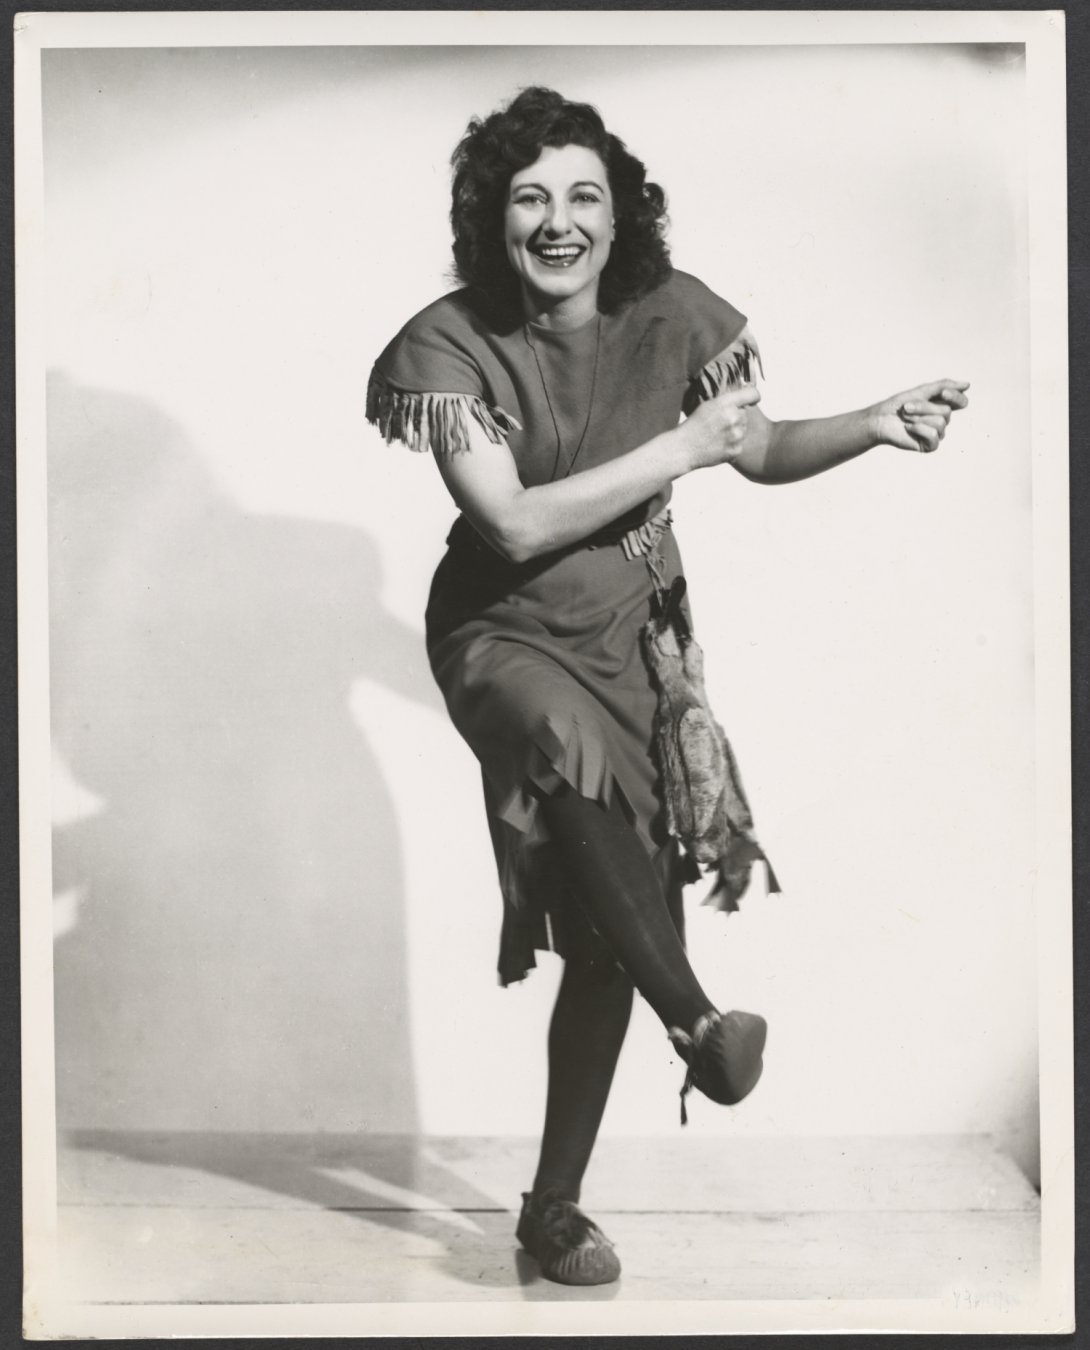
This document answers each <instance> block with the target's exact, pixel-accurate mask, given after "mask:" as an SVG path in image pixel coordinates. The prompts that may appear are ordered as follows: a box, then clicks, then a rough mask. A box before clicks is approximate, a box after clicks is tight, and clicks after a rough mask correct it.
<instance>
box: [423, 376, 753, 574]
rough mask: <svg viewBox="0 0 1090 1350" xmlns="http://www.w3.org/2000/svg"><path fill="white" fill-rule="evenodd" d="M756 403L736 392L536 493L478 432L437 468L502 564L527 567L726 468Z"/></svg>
mask: <svg viewBox="0 0 1090 1350" xmlns="http://www.w3.org/2000/svg"><path fill="white" fill-rule="evenodd" d="M759 399H760V394H759V393H758V391H757V390H756V388H754V386H753V385H745V386H743V387H741V388H738V389H732V390H730V391H729V392H728V393H726V394H723V395H721V396H720V397H719V398H717V399H714V400H713V401H712V402H711V403H709V404H706V405H703V406H702V407H701V408H698V409H697V410H696V412H695V413H694V414H693V416H692V417H690V418H689V419H688V420H687V421H685V422H683V423H682V424H681V425H680V426H678V427H675V428H672V429H671V430H670V431H665V432H663V433H662V434H661V435H659V436H654V437H652V439H651V440H649V441H647V442H645V443H644V444H643V445H640V446H637V447H636V449H634V450H630V451H628V453H627V454H624V455H619V456H618V457H617V458H616V459H613V460H610V461H609V462H608V463H605V464H600V465H597V466H596V467H595V468H593V469H587V470H585V471H584V472H583V473H576V474H572V475H571V477H570V478H561V479H558V480H557V481H556V482H553V483H543V484H541V485H540V486H539V487H524V486H523V484H522V482H521V481H520V479H519V476H518V470H517V468H516V466H515V461H514V457H513V456H512V454H511V451H510V450H509V449H508V448H507V445H506V444H505V443H502V442H501V443H500V444H498V445H496V444H493V442H492V441H490V440H489V439H488V437H487V436H486V435H485V434H484V432H483V431H481V430H480V429H479V428H477V427H471V429H470V449H469V450H468V451H467V452H466V453H464V454H457V455H443V456H437V457H436V462H437V463H438V465H439V471H440V473H441V474H442V475H443V481H444V482H445V483H446V485H447V489H448V490H449V492H450V495H451V496H452V497H453V498H454V500H455V502H456V503H457V505H458V507H459V509H460V510H461V511H462V512H463V513H464V514H465V516H466V517H467V518H468V519H469V520H470V522H471V523H472V524H473V526H474V528H475V529H476V530H477V532H478V534H480V535H482V536H483V538H485V539H486V540H487V541H488V542H489V543H490V544H491V545H492V547H493V548H494V549H495V550H496V551H497V553H500V554H502V555H503V556H504V557H505V558H508V559H510V560H511V561H512V562H525V561H526V560H527V559H528V558H534V557H538V556H539V555H541V554H545V553H551V552H553V550H555V549H558V548H563V547H565V546H566V545H568V544H575V543H578V542H579V540H581V539H585V538H586V537H587V536H588V535H590V534H593V533H594V531H595V530H598V529H601V527H602V526H603V525H608V524H610V523H611V522H612V521H614V520H616V519H617V518H618V517H619V516H622V515H624V513H625V512H626V511H629V510H631V509H632V508H633V507H634V506H639V504H640V503H641V502H645V501H647V499H648V498H649V497H653V496H655V494H656V493H658V492H661V491H662V489H663V488H665V487H666V486H667V485H668V484H669V483H671V482H672V481H673V480H674V479H676V478H681V477H682V476H683V475H684V474H687V473H690V472H691V471H692V470H693V469H700V468H707V467H711V466H712V465H715V464H724V463H729V462H730V461H731V460H732V459H733V458H734V457H735V456H736V455H738V453H739V452H740V450H741V448H742V446H743V444H744V442H745V438H746V429H747V418H748V414H749V413H751V412H752V410H753V407H754V405H756V403H757V402H758V400H759Z"/></svg>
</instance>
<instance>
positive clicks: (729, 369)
mask: <svg viewBox="0 0 1090 1350" xmlns="http://www.w3.org/2000/svg"><path fill="white" fill-rule="evenodd" d="M755 366H756V368H757V370H758V371H759V372H760V376H761V379H762V380H763V379H764V374H765V371H764V366H763V365H762V364H761V352H760V349H759V348H758V346H757V339H756V338H755V337H754V336H753V334H752V333H750V332H748V331H746V332H745V333H743V334H742V336H741V337H739V338H736V339H735V341H734V342H732V343H731V345H730V346H729V347H728V348H727V349H726V351H722V352H720V353H719V355H718V356H717V357H716V358H715V359H714V360H713V361H709V362H708V364H707V365H706V366H704V368H703V369H702V370H701V371H700V373H699V374H698V375H696V376H694V377H693V381H692V383H691V384H690V386H689V392H688V394H687V395H686V398H685V412H686V414H688V413H690V412H692V410H693V409H694V408H695V407H696V406H697V405H698V404H700V403H705V402H706V401H707V400H708V399H711V398H718V397H719V395H720V394H723V393H725V392H726V391H727V390H728V389H733V388H734V387H735V386H736V385H739V384H753V383H754V375H753V371H754V367H755Z"/></svg>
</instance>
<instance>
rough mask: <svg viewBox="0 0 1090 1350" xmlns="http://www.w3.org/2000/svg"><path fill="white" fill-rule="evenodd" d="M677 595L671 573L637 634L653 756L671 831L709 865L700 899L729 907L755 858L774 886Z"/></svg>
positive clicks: (679, 586) (680, 592) (680, 584)
mask: <svg viewBox="0 0 1090 1350" xmlns="http://www.w3.org/2000/svg"><path fill="white" fill-rule="evenodd" d="M684 594H685V579H684V577H678V578H677V580H676V581H675V582H674V584H673V586H672V587H671V588H670V590H669V591H667V592H664V593H663V595H662V596H661V597H660V601H659V604H658V605H657V606H656V612H655V613H654V614H653V615H652V617H651V618H650V619H649V620H648V622H647V623H646V624H645V625H644V627H643V629H642V631H641V634H640V638H641V643H642V647H643V654H644V659H645V660H646V661H647V665H648V668H649V669H650V671H651V676H652V679H653V681H654V685H655V689H656V692H657V694H658V708H657V710H656V714H655V724H654V747H655V755H656V758H657V761H658V767H659V772H660V774H661V775H662V782H663V795H664V798H665V803H666V818H667V826H668V828H669V830H670V833H671V834H672V835H674V836H675V837H676V838H678V839H680V840H681V842H682V844H683V845H684V847H685V849H686V851H687V852H688V853H689V854H690V856H691V857H692V858H693V859H694V860H695V861H696V862H697V863H699V864H700V865H701V866H703V867H714V868H715V869H716V873H717V879H716V884H715V886H714V887H713V889H712V892H711V894H710V895H709V896H708V899H707V901H706V903H707V904H714V905H717V906H718V907H719V908H720V909H724V910H736V909H737V908H738V901H739V899H740V898H741V896H742V895H743V894H744V892H745V890H746V887H747V886H748V885H749V879H750V872H751V870H752V867H753V863H754V862H756V861H758V860H760V861H762V862H764V864H765V866H766V868H767V869H768V889H769V890H770V891H779V889H780V887H779V884H778V883H777V881H776V877H775V874H774V873H773V871H772V866H771V864H770V863H769V861H768V859H767V858H766V857H765V854H764V850H763V849H762V848H761V846H760V844H758V842H757V840H756V837H755V836H754V833H753V816H752V814H751V812H750V809H749V803H748V802H747V801H746V796H745V793H744V791H743V790H742V780H741V778H740V777H739V775H738V765H737V763H736V761H735V758H734V754H733V752H732V750H731V748H730V742H729V741H728V740H727V738H726V735H725V734H724V732H723V728H722V727H721V726H720V725H719V723H718V722H717V721H716V720H715V716H714V714H713V713H712V710H711V708H710V706H709V704H708V695H707V692H706V690H705V688H704V653H703V652H702V651H701V649H700V647H699V645H698V644H697V642H696V641H695V640H694V638H693V636H692V634H691V632H690V631H689V627H688V624H687V622H686V620H685V615H684V613H683V611H682V608H681V601H682V598H683V597H684Z"/></svg>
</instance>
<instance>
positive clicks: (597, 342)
mask: <svg viewBox="0 0 1090 1350" xmlns="http://www.w3.org/2000/svg"><path fill="white" fill-rule="evenodd" d="M523 331H524V333H525V335H526V341H527V344H528V345H529V348H530V350H531V351H532V352H533V354H534V364H535V365H536V366H537V374H538V379H540V381H541V388H542V391H543V393H544V394H545V403H546V405H547V406H548V409H549V416H550V417H551V418H552V422H553V432H554V434H555V435H556V455H555V457H554V459H553V471H552V474H551V475H550V477H551V478H552V479H554V480H555V478H556V476H557V469H558V468H559V467H560V462H561V459H562V457H563V448H564V447H563V437H562V436H561V434H560V423H559V421H558V420H557V416H556V409H555V408H554V407H553V400H552V397H551V395H550V394H549V383H548V381H547V380H546V378H545V370H544V367H543V366H542V364H541V357H540V356H539V355H538V350H537V346H536V344H535V343H534V336H533V333H532V331H531V329H530V325H529V324H526V326H525V328H524V329H523ZM601 351H602V316H601V314H599V315H598V316H597V317H596V318H595V320H594V365H593V366H592V368H591V374H590V397H589V399H588V400H587V418H586V421H585V422H584V423H583V431H582V434H581V435H580V437H579V441H578V443H577V445H576V447H575V451H574V453H573V454H572V457H571V459H570V460H569V461H568V466H567V468H566V469H565V470H564V473H563V477H565V478H567V477H569V476H570V474H571V472H572V470H573V469H574V467H575V461H576V460H577V459H578V458H579V453H580V451H581V450H582V449H583V442H584V441H585V440H586V439H587V431H588V430H589V428H590V419H591V418H592V417H593V415H594V393H595V390H596V389H597V387H598V357H599V355H600V354H601Z"/></svg>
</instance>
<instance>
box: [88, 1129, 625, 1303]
mask: <svg viewBox="0 0 1090 1350" xmlns="http://www.w3.org/2000/svg"><path fill="white" fill-rule="evenodd" d="M66 1142H67V1144H68V1146H69V1147H70V1148H72V1149H75V1150H77V1151H78V1152H79V1153H80V1154H81V1155H82V1161H80V1162H79V1164H78V1166H77V1169H76V1171H75V1172H74V1173H72V1174H70V1175H69V1176H68V1177H67V1178H66V1184H67V1187H72V1188H73V1189H76V1190H77V1191H78V1192H79V1193H80V1194H81V1195H82V1196H83V1199H84V1202H85V1203H92V1204H93V1203H96V1202H99V1203H118V1202H120V1201H125V1202H129V1203H132V1202H134V1201H137V1200H138V1201H139V1202H141V1203H144V1204H147V1203H149V1202H150V1203H154V1204H155V1205H157V1206H158V1205H168V1204H171V1203H175V1204H176V1203H178V1201H177V1197H178V1195H179V1194H186V1193H188V1194H194V1195H199V1196H200V1199H199V1200H196V1201H195V1203H197V1204H199V1205H200V1206H201V1207H202V1208H203V1207H206V1206H209V1205H212V1206H216V1205H222V1206H224V1207H225V1208H228V1209H229V1208H231V1207H233V1206H243V1207H245V1208H247V1209H248V1210H250V1211H251V1212H252V1210H253V1209H254V1208H255V1207H258V1208H260V1205H261V1201H260V1197H259V1196H255V1194H254V1192H255V1191H258V1192H266V1193H268V1194H272V1195H275V1196H280V1197H287V1198H288V1199H289V1200H290V1201H292V1202H295V1204H293V1206H292V1207H293V1208H294V1207H305V1208H319V1209H323V1210H335V1211H341V1212H345V1213H350V1214H352V1215H353V1216H354V1217H355V1218H356V1219H358V1220H359V1221H360V1223H362V1224H365V1225H369V1226H372V1227H374V1226H382V1227H384V1228H388V1229H392V1230H394V1231H395V1232H397V1233H399V1234H402V1235H404V1236H405V1237H410V1236H411V1238H413V1239H416V1240H419V1239H424V1240H425V1241H427V1242H429V1243H433V1244H435V1246H436V1248H437V1252H436V1256H435V1259H434V1261H433V1262H429V1266H430V1267H431V1268H432V1269H438V1270H440V1271H441V1272H443V1273H444V1274H445V1275H447V1276H449V1277H452V1278H454V1279H456V1280H458V1281H459V1282H460V1283H464V1284H467V1285H471V1286H473V1287H476V1288H479V1289H486V1288H489V1289H510V1290H512V1292H513V1293H517V1295H518V1296H521V1297H523V1298H526V1299H529V1300H556V1299H572V1298H579V1299H582V1300H584V1301H586V1300H598V1301H602V1300H610V1299H613V1298H615V1297H616V1295H617V1293H618V1290H619V1286H618V1285H616V1284H613V1285H600V1286H597V1287H587V1288H573V1287H569V1286H561V1285H556V1284H553V1283H551V1282H549V1281H547V1280H545V1279H544V1278H543V1277H542V1275H541V1272H540V1269H539V1267H538V1264H537V1262H536V1261H535V1260H533V1259H532V1258H531V1257H529V1256H527V1255H526V1253H525V1252H523V1251H521V1250H519V1249H517V1244H516V1241H515V1235H514V1229H515V1219H516V1215H515V1213H513V1212H512V1211H510V1210H508V1209H504V1208H502V1207H501V1206H500V1205H498V1204H497V1202H496V1199H495V1197H494V1195H492V1194H488V1193H486V1192H485V1191H482V1190H480V1189H478V1187H477V1186H476V1185H474V1184H473V1182H472V1181H470V1180H468V1179H467V1177H466V1176H465V1175H463V1174H462V1172H461V1171H460V1170H459V1167H458V1163H457V1161H456V1160H457V1158H458V1154H459V1148H458V1146H457V1144H456V1143H452V1142H448V1141H443V1140H434V1141H428V1140H421V1139H417V1138H413V1137H411V1136H407V1135H377V1134H371V1135H368V1136H367V1137H365V1138H364V1137H360V1136H358V1135H338V1134H324V1135H303V1134H291V1135H283V1134H281V1135H277V1134H271V1133H261V1134H251V1133H243V1132H224V1133H216V1132H199V1133H198V1132H185V1133H181V1134H177V1133H173V1132H171V1133H165V1132H155V1131H131V1130H124V1131H112V1130H110V1131H104V1130H76V1131H70V1132H68V1136H67V1140H66ZM110 1156H113V1157H121V1158H124V1159H127V1160H129V1161H130V1162H137V1163H141V1164H146V1165H147V1166H148V1167H149V1168H151V1169H153V1170H152V1171H151V1172H150V1173H149V1174H148V1176H147V1177H145V1178H144V1179H143V1181H142V1182H141V1193H140V1195H139V1196H135V1195H133V1194H131V1193H128V1194H122V1193H120V1192H119V1191H118V1190H117V1188H116V1187H117V1183H116V1182H110V1181H105V1182H104V1181H103V1180H102V1179H101V1177H102V1176H103V1175H104V1176H107V1177H108V1176H109V1175H110V1172H111V1168H110V1165H109V1163H108V1162H107V1163H106V1165H105V1171H104V1172H102V1173H100V1168H101V1167H102V1165H103V1159H108V1158H109V1157H110ZM451 1160H454V1161H453V1162H452V1161H451ZM463 1167H464V1164H463ZM178 1168H181V1169H189V1170H194V1171H198V1172H201V1173H204V1174H205V1175H206V1176H210V1177H215V1178H218V1179H220V1180H221V1182H222V1181H226V1182H227V1185H226V1186H223V1185H222V1184H220V1185H214V1186H213V1187H212V1188H211V1189H209V1188H208V1187H207V1185H205V1186H201V1185H200V1184H199V1183H198V1185H197V1186H196V1187H195V1188H193V1189H192V1190H191V1188H190V1187H189V1186H188V1185H187V1184H186V1182H185V1181H184V1180H180V1179H178V1177H177V1174H174V1175H173V1176H172V1175H171V1173H170V1172H169V1171H166V1170H165V1169H178ZM127 1175H131V1174H127ZM149 1178H150V1179H149ZM239 1184H241V1185H239ZM149 1188H150V1195H149ZM191 1203H194V1201H191ZM273 1208H281V1209H282V1208H283V1205H282V1204H281V1205H279V1206H276V1205H273V1204H270V1205H269V1209H270V1210H271V1209H273ZM369 1251H373V1247H371V1246H368V1245H363V1246H361V1260H360V1263H359V1265H358V1272H359V1287H358V1288H357V1289H356V1290H354V1291H353V1293H352V1297H353V1300H354V1301H358V1302H371V1301H375V1300H378V1301H389V1302H398V1301H408V1300H411V1299H412V1298H414V1297H420V1294H419V1292H418V1291H419V1288H420V1280H419V1273H418V1272H417V1271H416V1270H415V1269H413V1268H412V1267H413V1266H414V1265H416V1264H418V1263H419V1260H420V1258H419V1257H415V1258H414V1260H413V1261H412V1262H409V1263H407V1264H406V1266H405V1267H404V1269H403V1270H401V1271H398V1270H396V1269H393V1270H392V1269H391V1266H390V1263H388V1262H384V1263H383V1265H382V1270H381V1277H380V1276H379V1275H378V1274H377V1273H376V1272H375V1271H374V1270H372V1269H370V1268H369V1267H368V1265H367V1263H366V1261H365V1260H363V1255H364V1253H366V1252H369ZM224 1275H225V1273H224V1272H222V1271H218V1270H217V1271H211V1272H210V1273H209V1276H208V1278H209V1280H210V1281H213V1282H215V1284H216V1287H215V1288H212V1289H210V1290H209V1291H208V1293H207V1297H208V1298H209V1299H210V1300H211V1301H216V1299H218V1298H221V1297H223V1290H222V1284H223V1281H224ZM265 1278H266V1280H267V1282H275V1283H277V1284H278V1285H281V1286H283V1287H286V1286H287V1285H289V1284H290V1282H291V1280H292V1278H293V1272H292V1270H291V1269H290V1258H289V1261H288V1262H286V1263H285V1269H284V1270H283V1271H282V1272H279V1271H278V1272H276V1274H275V1277H273V1276H269V1275H268V1273H266V1276H265ZM294 1278H296V1279H297V1278H298V1276H297V1275H295V1276H294ZM187 1284H188V1286H189V1287H192V1285H193V1275H192V1273H189V1274H188V1276H187ZM344 1294H345V1291H344V1288H343V1285H340V1284H338V1295H337V1296H338V1297H343V1296H344ZM250 1295H251V1291H248V1290H241V1291H240V1290H237V1289H234V1290H232V1296H233V1297H236V1298H237V1297H249V1296H250ZM319 1301H320V1299H319Z"/></svg>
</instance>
